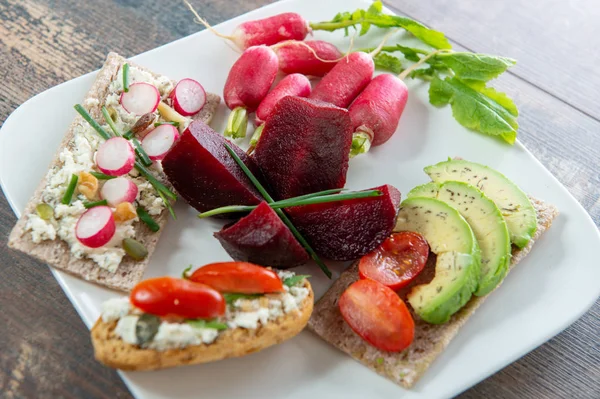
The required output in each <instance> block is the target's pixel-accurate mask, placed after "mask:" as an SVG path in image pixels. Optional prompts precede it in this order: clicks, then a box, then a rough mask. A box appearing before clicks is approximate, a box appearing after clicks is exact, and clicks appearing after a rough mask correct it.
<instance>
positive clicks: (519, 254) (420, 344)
mask: <svg viewBox="0 0 600 399" xmlns="http://www.w3.org/2000/svg"><path fill="white" fill-rule="evenodd" d="M530 199H531V202H532V204H533V206H534V207H535V210H536V212H537V220H538V228H537V232H536V233H535V235H534V237H533V239H532V240H531V241H530V242H529V243H528V244H527V246H526V247H525V248H523V249H521V250H518V249H515V250H513V253H512V260H511V264H510V268H509V270H510V269H512V268H513V267H515V266H516V265H517V264H518V263H519V262H520V261H521V260H522V259H523V258H524V257H525V256H526V255H527V254H528V253H529V251H530V250H531V247H532V246H533V244H534V242H535V241H536V240H538V239H539V238H540V237H541V235H542V234H543V233H544V232H545V231H546V230H547V229H548V228H550V226H551V225H552V221H553V220H554V218H555V217H556V216H557V215H558V210H557V209H556V207H554V206H553V205H550V204H546V203H544V202H542V201H540V200H537V199H534V198H531V197H530ZM432 267H433V265H430V264H429V263H428V266H427V267H426V269H425V270H424V273H426V272H427V269H428V268H432ZM429 273H431V269H429ZM357 279H358V265H357V264H354V265H352V267H350V268H349V269H348V270H346V271H345V272H344V273H342V275H341V276H340V278H339V279H338V280H337V281H336V282H335V283H333V285H332V286H331V288H330V289H329V291H327V292H326V293H325V295H324V296H323V297H322V298H321V299H320V300H319V301H318V302H317V303H316V304H315V312H314V314H313V316H312V317H311V319H310V321H309V323H308V328H309V329H310V330H312V331H314V332H315V333H317V334H318V335H319V336H321V338H323V339H324V340H325V341H327V342H329V343H330V344H332V345H333V346H335V347H337V348H338V349H340V350H342V351H344V352H346V353H347V354H349V355H350V356H352V357H353V358H354V359H356V360H357V361H359V362H361V363H363V364H364V365H365V366H367V367H369V368H370V369H372V370H374V371H376V372H377V373H379V374H381V375H383V376H384V377H387V378H389V379H390V380H392V381H394V382H395V383H397V384H399V385H401V386H403V387H405V388H411V387H412V386H413V385H414V384H415V383H416V382H417V380H418V379H419V378H420V377H421V376H422V375H423V374H424V373H425V371H426V370H427V368H428V367H429V366H430V364H431V363H432V362H433V361H434V360H435V358H437V357H438V356H439V355H440V354H441V353H442V352H443V350H444V349H445V348H446V347H447V346H448V344H449V343H450V341H451V340H452V338H454V336H455V335H456V334H457V332H458V330H459V329H460V327H461V326H462V325H463V324H464V323H465V322H466V321H467V320H468V319H469V317H471V315H473V313H475V310H477V308H478V307H479V306H480V305H481V304H482V303H483V301H484V300H485V298H486V297H487V295H486V296H481V297H476V296H473V297H472V298H471V300H470V301H469V302H467V304H466V305H465V306H464V307H463V308H462V309H461V310H459V311H458V312H457V313H455V314H454V315H453V316H452V318H451V319H450V321H448V322H447V323H445V324H439V325H435V324H429V323H426V322H424V321H422V320H420V319H419V318H418V316H417V315H416V314H415V313H414V312H412V311H411V312H412V315H413V318H414V320H415V336H414V340H413V342H412V344H411V345H410V346H409V347H408V348H407V349H406V350H404V351H402V352H398V353H392V352H384V351H381V350H378V349H377V348H375V347H373V346H371V345H369V344H368V343H367V342H365V341H364V340H363V339H362V338H360V337H359V336H358V335H357V334H356V333H354V331H352V329H351V328H350V327H349V326H348V324H347V323H346V322H345V321H344V319H343V318H342V315H341V313H340V311H339V308H338V305H337V301H338V298H339V297H340V295H341V294H342V293H343V292H344V291H345V290H346V288H347V287H348V286H349V285H350V284H352V283H354V282H355V281H356V280H357ZM496 288H497V287H496ZM404 294H405V293H404ZM490 294H491V293H490ZM490 294H488V295H490ZM402 295H403V293H402V292H400V296H402Z"/></svg>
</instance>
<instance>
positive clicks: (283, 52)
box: [274, 40, 343, 76]
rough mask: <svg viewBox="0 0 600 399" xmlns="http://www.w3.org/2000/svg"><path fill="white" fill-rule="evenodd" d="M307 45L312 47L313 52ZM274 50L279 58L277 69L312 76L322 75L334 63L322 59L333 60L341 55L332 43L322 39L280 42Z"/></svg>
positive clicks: (329, 69)
mask: <svg viewBox="0 0 600 399" xmlns="http://www.w3.org/2000/svg"><path fill="white" fill-rule="evenodd" d="M307 46H308V47H310V48H311V49H313V50H314V53H313V52H312V51H310V49H309V48H307ZM274 50H275V52H276V53H277V57H278V58H279V69H280V70H281V71H282V72H283V73H286V74H290V73H301V74H303V75H312V76H324V75H325V74H326V73H328V72H329V71H331V69H332V68H333V67H334V66H335V65H336V62H325V61H323V60H328V61H335V60H339V59H340V58H341V57H342V55H343V54H342V53H341V52H340V50H338V48H337V47H335V46H334V45H333V44H331V43H328V42H325V41H322V40H307V41H305V42H298V41H290V42H286V43H281V46H276V47H275V48H274ZM315 54H316V55H317V57H318V58H317V57H315ZM319 58H320V59H319Z"/></svg>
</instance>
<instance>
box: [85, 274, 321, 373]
mask: <svg viewBox="0 0 600 399" xmlns="http://www.w3.org/2000/svg"><path fill="white" fill-rule="evenodd" d="M304 287H306V288H308V289H309V295H308V296H307V297H306V298H304V301H303V302H302V305H301V306H300V307H299V311H298V312H291V313H288V314H286V315H285V316H282V317H280V318H278V319H276V320H273V321H270V322H269V323H268V324H267V325H266V326H260V327H259V328H257V329H255V330H248V329H245V328H234V329H229V330H226V331H224V332H222V333H221V334H220V335H219V337H218V338H217V340H216V341H215V342H213V343H212V344H208V345H207V344H202V345H194V346H189V347H186V348H183V349H171V350H167V351H156V350H153V349H142V348H140V347H138V346H136V345H131V344H128V343H126V342H124V341H123V340H122V339H121V338H119V337H117V336H116V335H115V333H114V330H115V327H116V326H117V321H113V322H110V323H105V322H103V321H102V318H100V319H98V321H97V322H96V324H95V325H94V327H93V328H92V344H93V346H94V355H95V357H96V360H98V361H99V362H101V363H103V364H105V365H107V366H109V367H113V368H117V369H120V370H134V371H144V370H156V369H162V368H168V367H178V366H185V365H191V364H199V363H208V362H212V361H216V360H221V359H227V358H230V357H240V356H244V355H248V354H250V353H254V352H258V351H260V350H262V349H265V348H268V347H269V346H272V345H276V344H279V343H281V342H283V341H286V340H288V339H290V338H292V337H293V336H295V335H296V334H298V333H299V332H300V331H302V330H303V329H304V327H305V326H306V323H308V319H309V318H310V315H311V313H312V311H313V302H314V294H313V291H312V287H311V286H310V283H308V281H306V282H305V284H304Z"/></svg>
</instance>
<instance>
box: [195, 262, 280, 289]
mask: <svg viewBox="0 0 600 399" xmlns="http://www.w3.org/2000/svg"><path fill="white" fill-rule="evenodd" d="M190 280H191V281H194V282H197V283H202V284H206V285H208V286H211V287H213V288H214V289H216V290H217V291H219V292H233V293H240V294H267V293H270V292H281V291H283V284H282V283H281V279H280V278H279V276H278V275H277V273H275V272H274V271H272V270H269V269H266V268H264V267H262V266H257V265H254V264H252V263H247V262H221V263H211V264H209V265H206V266H203V267H201V268H200V269H198V270H196V271H195V272H194V273H193V274H192V275H191V276H190Z"/></svg>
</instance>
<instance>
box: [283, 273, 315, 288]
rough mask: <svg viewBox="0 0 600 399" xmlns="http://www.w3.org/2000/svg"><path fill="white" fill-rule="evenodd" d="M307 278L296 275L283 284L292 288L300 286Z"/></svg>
mask: <svg viewBox="0 0 600 399" xmlns="http://www.w3.org/2000/svg"><path fill="white" fill-rule="evenodd" d="M309 277H310V276H309V275H308V274H297V275H295V276H292V277H288V278H286V279H285V280H283V284H285V285H287V286H288V287H293V286H295V285H298V284H300V283H301V282H302V281H304V280H305V279H307V278H309Z"/></svg>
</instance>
